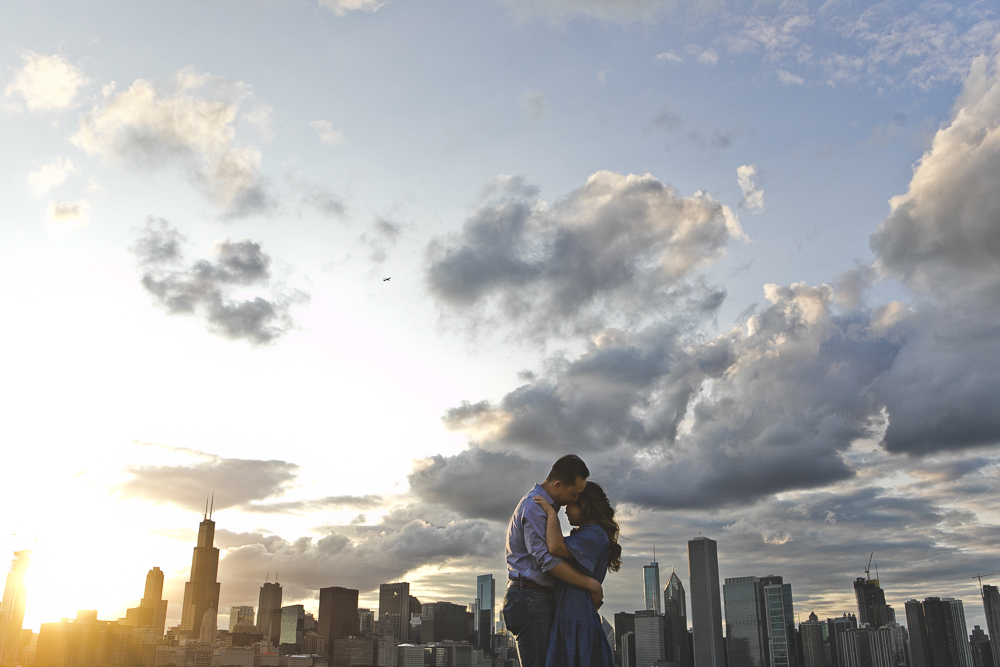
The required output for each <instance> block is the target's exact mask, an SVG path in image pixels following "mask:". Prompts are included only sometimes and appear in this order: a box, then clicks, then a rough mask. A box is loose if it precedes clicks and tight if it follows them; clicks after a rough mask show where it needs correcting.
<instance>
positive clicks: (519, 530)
mask: <svg viewBox="0 0 1000 667" xmlns="http://www.w3.org/2000/svg"><path fill="white" fill-rule="evenodd" d="M535 496H541V497H542V498H545V499H546V500H547V501H549V503H551V504H552V505H553V506H554V505H555V503H554V502H553V501H552V497H551V496H549V494H548V493H547V492H546V491H545V489H543V488H542V486H541V485H540V484H535V488H533V489H532V490H531V491H528V494H527V495H526V496H524V497H523V498H521V502H519V503H518V504H517V508H516V509H515V510H514V514H513V515H511V517H510V523H509V524H507V573H508V575H509V576H512V577H527V578H528V579H531V580H532V581H534V582H535V583H537V584H541V585H542V586H555V583H556V579H555V577H553V576H552V575H551V574H549V570H551V569H552V568H554V567H555V566H556V565H558V564H559V563H561V562H562V559H561V558H556V557H555V556H553V555H552V554H550V553H549V548H548V547H547V546H546V544H545V523H546V517H545V510H543V509H542V508H541V506H539V505H538V503H536V502H535V501H534V500H532V498H534V497H535Z"/></svg>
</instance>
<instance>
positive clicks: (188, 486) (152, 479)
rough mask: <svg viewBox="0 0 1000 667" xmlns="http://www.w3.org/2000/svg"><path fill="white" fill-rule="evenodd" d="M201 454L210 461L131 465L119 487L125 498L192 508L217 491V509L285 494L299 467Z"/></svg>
mask: <svg viewBox="0 0 1000 667" xmlns="http://www.w3.org/2000/svg"><path fill="white" fill-rule="evenodd" d="M202 456H203V458H206V459H207V460H203V461H201V462H198V463H193V464H190V465H148V466H128V467H126V468H125V471H126V472H127V473H128V474H129V475H130V476H131V478H130V479H129V480H128V481H126V482H123V483H122V484H120V485H118V487H117V488H116V490H117V491H118V493H119V494H120V495H121V497H122V498H125V499H133V498H138V499H142V500H147V501H150V502H153V503H161V504H162V503H169V504H173V505H177V506H179V507H184V508H187V509H193V510H201V509H203V503H204V500H205V494H207V493H209V492H214V493H215V508H216V509H217V510H221V509H225V508H227V507H239V506H241V505H247V504H250V503H251V502H252V501H255V500H263V499H265V498H270V497H271V496H275V495H279V494H281V493H283V492H284V491H285V490H286V489H287V488H288V486H289V485H290V484H291V483H292V482H294V481H295V479H296V473H297V471H298V468H299V467H298V466H297V465H295V464H294V463H288V462H287V461H278V460H271V461H262V460H258V459H227V458H223V457H221V456H212V455H202Z"/></svg>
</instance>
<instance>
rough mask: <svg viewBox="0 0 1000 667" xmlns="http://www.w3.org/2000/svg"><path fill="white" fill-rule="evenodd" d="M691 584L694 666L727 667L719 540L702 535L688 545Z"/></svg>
mask: <svg viewBox="0 0 1000 667" xmlns="http://www.w3.org/2000/svg"><path fill="white" fill-rule="evenodd" d="M688 571H689V580H690V582H691V627H692V630H693V632H694V666H695V667H725V657H724V656H725V653H724V651H725V649H724V647H723V645H722V604H721V603H720V599H719V554H718V545H717V544H716V542H715V540H710V539H708V538H707V537H703V536H699V537H696V538H694V539H693V540H690V541H689V542H688Z"/></svg>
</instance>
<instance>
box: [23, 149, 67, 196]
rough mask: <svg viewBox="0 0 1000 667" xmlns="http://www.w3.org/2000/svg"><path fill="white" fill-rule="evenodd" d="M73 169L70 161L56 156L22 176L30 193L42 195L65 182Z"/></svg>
mask: <svg viewBox="0 0 1000 667" xmlns="http://www.w3.org/2000/svg"><path fill="white" fill-rule="evenodd" d="M74 171H75V169H74V168H73V163H72V162H70V161H69V160H67V159H66V158H61V157H57V158H53V159H51V160H49V161H48V162H46V163H45V164H40V165H38V166H36V167H35V168H34V169H32V170H31V171H29V172H28V175H27V176H25V177H24V181H25V183H26V184H27V186H28V189H29V190H31V192H32V193H34V194H36V195H44V194H46V193H48V192H49V191H50V190H52V189H53V188H56V187H59V186H60V185H62V184H63V183H65V182H66V179H67V178H68V177H69V175H70V174H71V173H73V172H74Z"/></svg>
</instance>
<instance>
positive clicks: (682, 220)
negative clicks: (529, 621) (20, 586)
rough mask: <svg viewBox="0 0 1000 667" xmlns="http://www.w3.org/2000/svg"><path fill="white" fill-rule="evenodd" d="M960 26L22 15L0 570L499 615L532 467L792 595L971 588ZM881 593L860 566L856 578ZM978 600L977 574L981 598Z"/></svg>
mask: <svg viewBox="0 0 1000 667" xmlns="http://www.w3.org/2000/svg"><path fill="white" fill-rule="evenodd" d="M998 35H1000V15H998V11H997V9H996V7H995V5H994V3H988V2H979V1H975V2H955V3H944V2H927V3H904V2H882V3H875V4H871V3H868V2H853V1H851V0H826V1H825V2H823V3H819V2H795V1H793V0H786V1H783V2H778V1H770V0H761V1H758V2H746V1H742V0H739V1H730V0H461V1H458V0H451V1H448V0H384V1H381V0H257V1H251V0H199V1H197V2H195V1H188V2H173V3H160V4H152V3H132V2H122V1H118V2H110V1H108V2H105V1H100V0H95V1H94V2H88V3H85V4H81V3H72V2H49V1H41V2H38V1H33V2H12V3H9V5H8V6H7V8H6V9H5V20H4V21H3V22H2V23H0V43H3V44H4V45H6V48H5V49H4V50H3V51H2V52H0V54H2V55H0V58H2V61H0V141H2V145H3V146H4V147H5V149H4V151H2V153H0V178H2V179H3V184H4V188H3V192H4V197H3V203H2V211H3V215H2V217H0V302H2V303H3V307H4V312H5V326H3V327H2V328H0V349H2V350H3V353H2V355H0V368H2V377H3V382H2V383H0V392H2V393H0V401H2V405H3V406H4V410H3V415H4V416H3V418H2V419H0V440H2V441H3V442H4V443H5V445H4V466H3V469H4V473H5V474H4V482H5V483H4V487H5V496H6V498H7V503H8V508H9V509H8V511H6V512H5V513H4V517H5V519H4V530H3V535H2V536H0V552H2V553H6V554H8V555H12V552H13V551H14V550H16V549H31V550H32V551H33V553H34V556H33V561H32V565H31V571H30V574H29V579H28V586H29V594H28V607H27V614H26V618H25V627H31V628H33V629H36V630H37V629H38V627H39V624H40V623H42V622H48V621H54V620H58V619H59V618H60V617H64V616H72V615H74V614H75V611H76V610H77V609H95V608H96V609H97V610H98V612H99V614H100V617H101V618H107V619H114V618H117V617H120V616H124V613H125V609H126V608H128V607H130V606H135V605H136V604H137V603H138V600H139V598H140V597H141V594H142V587H143V583H144V577H145V574H146V572H147V571H148V570H149V569H150V568H152V567H154V566H157V567H160V568H161V569H163V571H164V572H165V574H166V585H165V597H166V598H167V599H169V600H170V605H169V607H168V625H174V624H177V623H178V622H179V618H180V601H181V598H182V595H183V583H184V582H185V581H186V580H187V576H188V569H189V567H190V558H191V548H192V547H193V545H194V542H195V537H196V534H197V525H198V522H199V521H200V520H201V518H202V512H203V511H204V504H205V498H206V494H209V493H212V492H214V498H215V500H214V519H215V520H216V522H217V533H216V545H217V546H219V547H220V548H221V549H222V558H221V561H220V568H219V571H220V575H219V577H220V581H221V583H222V589H221V590H222V593H221V600H220V606H221V607H222V609H221V610H220V612H221V613H220V627H228V625H227V616H226V614H227V612H228V609H229V607H230V606H233V605H243V604H252V605H256V603H257V592H258V589H259V586H260V584H261V583H263V582H264V580H265V578H268V577H269V578H270V579H271V580H272V581H273V580H274V578H275V577H276V576H277V577H278V578H279V581H280V582H281V583H282V584H283V586H284V600H285V602H286V603H287V604H291V603H296V602H302V603H303V604H305V605H306V608H307V609H308V610H313V611H315V609H316V606H317V602H316V600H317V589H318V588H320V587H325V586H346V587H350V588H358V589H359V590H360V591H361V596H360V598H361V602H362V605H365V604H367V605H369V606H371V607H372V608H374V607H376V606H377V591H378V585H379V584H380V583H383V582H389V581H409V582H410V584H411V592H412V593H413V594H414V595H416V596H417V597H418V598H420V599H421V600H422V601H424V602H427V601H436V600H450V601H453V602H458V603H460V604H468V602H469V601H471V600H472V599H474V597H475V576H476V575H478V574H483V573H493V574H494V576H496V577H497V579H498V588H500V589H502V587H503V581H504V579H505V566H504V561H503V541H504V531H505V526H506V521H507V518H508V517H509V514H510V512H511V510H512V509H513V507H514V505H515V504H516V502H517V501H518V499H519V498H520V497H521V496H522V495H523V494H524V493H526V492H527V491H528V490H529V489H530V488H531V486H532V484H533V483H534V482H536V481H540V480H541V479H543V478H544V476H545V474H546V472H547V470H548V467H549V466H550V465H551V463H552V461H554V460H555V459H556V458H558V457H559V456H561V455H563V454H566V453H570V452H574V453H577V454H579V455H580V456H582V457H583V458H584V460H585V461H586V462H587V463H588V465H589V467H590V469H591V471H592V477H591V478H592V479H593V480H595V481H598V482H599V483H601V484H602V485H604V486H605V487H606V488H607V490H608V493H609V496H610V498H611V500H612V502H613V503H614V504H615V506H616V508H617V515H618V517H619V520H620V523H621V527H622V535H623V546H624V556H623V561H624V565H623V567H622V569H621V572H619V573H617V574H611V575H609V577H608V579H607V582H606V586H605V590H606V606H605V607H604V612H605V613H606V615H608V616H609V617H610V615H611V614H612V613H613V612H616V611H632V610H635V609H638V608H641V606H642V578H641V566H642V565H643V564H645V563H647V562H649V561H650V560H651V559H652V557H653V549H654V548H655V550H656V557H657V560H658V562H659V563H660V568H661V580H662V581H663V583H664V584H665V583H666V579H667V576H668V575H669V571H670V569H671V568H674V569H676V571H677V572H678V573H679V574H680V575H681V578H682V581H683V582H684V583H685V585H687V583H688V580H687V558H686V543H687V540H689V539H691V538H693V537H695V536H697V535H699V534H701V535H706V536H709V537H711V538H712V539H715V540H717V541H718V544H719V556H720V575H721V576H722V577H723V578H725V577H736V576H746V575H765V574H778V575H781V576H783V577H784V578H785V581H786V582H790V583H791V584H792V589H793V594H794V604H795V612H796V614H797V615H798V616H799V617H800V618H803V619H804V618H805V617H806V616H807V615H808V614H809V612H815V613H817V615H818V616H820V617H821V618H826V617H828V616H835V615H836V616H839V615H840V614H842V613H844V612H852V611H855V610H856V608H855V606H854V602H853V591H852V583H851V582H852V580H853V579H854V578H856V577H859V576H862V575H863V571H864V567H865V565H866V563H867V562H868V560H869V556H870V554H871V553H873V552H874V561H875V562H877V564H878V568H879V570H878V571H879V577H880V579H881V582H882V585H883V588H884V589H885V590H886V596H887V598H888V600H889V602H890V604H893V605H895V608H896V610H897V614H898V615H899V617H900V619H901V620H902V616H903V602H904V601H905V600H907V599H910V598H914V597H916V598H921V599H922V598H923V597H926V596H930V595H941V596H946V595H948V596H953V597H957V598H960V599H963V600H964V601H965V609H966V614H967V618H968V624H969V626H970V629H971V626H972V625H973V624H974V623H978V624H980V625H985V624H984V623H983V620H982V618H983V617H982V607H981V604H980V602H979V599H978V590H977V586H978V584H977V583H976V582H975V580H973V578H972V575H974V574H976V573H983V574H989V573H993V572H1000V563H998V562H997V556H996V554H997V553H998V546H1000V532H998V526H1000V504H998V502H997V500H996V498H997V497H1000V494H998V491H1000V482H998V481H997V480H998V474H997V473H998V472H1000V455H998V451H997V444H998V443H1000V410H998V408H997V406H996V403H995V398H994V397H995V396H996V395H997V394H998V390H1000V298H998V296H997V295H998V294H1000V188H997V174H1000V75H998V72H997V66H998V62H1000V61H998V57H1000V40H998ZM873 569H874V567H873ZM987 579H989V580H990V581H992V582H994V583H996V576H995V575H993V576H992V577H987V578H984V582H985V581H987Z"/></svg>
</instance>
